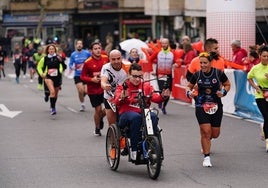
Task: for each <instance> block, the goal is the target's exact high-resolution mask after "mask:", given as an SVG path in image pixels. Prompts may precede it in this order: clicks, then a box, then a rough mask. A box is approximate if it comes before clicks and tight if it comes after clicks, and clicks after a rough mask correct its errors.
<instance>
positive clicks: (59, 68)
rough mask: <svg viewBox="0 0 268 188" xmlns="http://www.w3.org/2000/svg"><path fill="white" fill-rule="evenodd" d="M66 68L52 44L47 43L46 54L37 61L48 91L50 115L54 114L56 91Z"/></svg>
mask: <svg viewBox="0 0 268 188" xmlns="http://www.w3.org/2000/svg"><path fill="white" fill-rule="evenodd" d="M65 69H66V65H65V63H64V62H63V61H62V58H61V57H60V56H59V55H57V48H56V46H55V45H54V44H49V45H48V46H47V48H46V56H45V57H43V58H42V59H41V60H40V61H39V63H38V67H37V70H38V73H39V74H40V75H41V77H42V78H43V79H44V81H45V84H46V85H47V87H48V89H49V93H50V96H49V97H50V107H51V112H50V114H51V115H56V113H57V111H56V102H57V99H58V92H59V90H60V87H61V84H62V72H63V71H64V70H65Z"/></svg>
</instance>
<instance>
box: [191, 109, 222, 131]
mask: <svg viewBox="0 0 268 188" xmlns="http://www.w3.org/2000/svg"><path fill="white" fill-rule="evenodd" d="M195 116H196V118H197V121H198V123H199V125H200V124H205V123H209V124H211V127H220V126H221V121H222V116H223V110H222V106H219V107H218V110H217V112H216V113H215V114H207V113H206V112H205V111H204V109H203V107H196V108H195Z"/></svg>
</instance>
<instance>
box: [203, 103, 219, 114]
mask: <svg viewBox="0 0 268 188" xmlns="http://www.w3.org/2000/svg"><path fill="white" fill-rule="evenodd" d="M202 107H203V109H204V111H205V112H206V113H207V114H215V113H216V112H217V110H218V104H217V103H214V102H205V103H204V104H203V105H202Z"/></svg>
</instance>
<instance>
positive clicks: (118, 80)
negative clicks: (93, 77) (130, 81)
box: [101, 50, 127, 125]
mask: <svg viewBox="0 0 268 188" xmlns="http://www.w3.org/2000/svg"><path fill="white" fill-rule="evenodd" d="M109 60H110V62H109V63H107V64H105V65H104V66H103V67H102V69H101V87H102V88H103V89H104V106H105V111H106V117H107V120H108V124H109V125H111V124H114V123H116V117H117V115H116V108H115V105H113V104H112V103H111V102H110V101H109V100H111V99H112V98H113V97H114V91H115V89H116V86H117V85H118V84H122V83H124V81H125V80H126V79H127V73H126V72H125V70H123V69H122V64H123V63H122V54H121V52H120V51H119V50H112V51H111V52H110V56H109Z"/></svg>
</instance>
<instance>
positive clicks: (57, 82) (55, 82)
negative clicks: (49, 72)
mask: <svg viewBox="0 0 268 188" xmlns="http://www.w3.org/2000/svg"><path fill="white" fill-rule="evenodd" d="M47 79H51V80H52V81H53V86H54V87H60V86H61V84H62V78H61V76H55V77H52V76H47Z"/></svg>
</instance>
